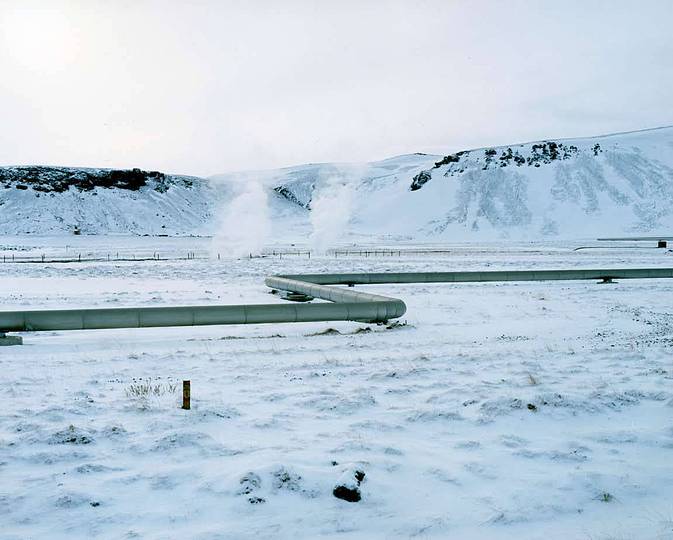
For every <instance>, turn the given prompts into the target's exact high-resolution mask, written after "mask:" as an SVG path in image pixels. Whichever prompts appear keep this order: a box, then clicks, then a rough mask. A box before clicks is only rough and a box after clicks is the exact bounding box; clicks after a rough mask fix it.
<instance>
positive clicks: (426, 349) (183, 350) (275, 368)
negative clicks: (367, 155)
mask: <svg viewBox="0 0 673 540" xmlns="http://www.w3.org/2000/svg"><path fill="white" fill-rule="evenodd" d="M66 240H67V241H68V242H70V241H71V239H70V238H67V239H64V240H63V241H64V242H65V241H66ZM73 241H75V242H81V243H82V244H81V246H82V247H86V244H87V242H89V249H90V250H91V251H99V252H100V251H102V250H105V249H107V250H113V252H114V250H124V249H131V248H130V247H129V246H130V245H131V244H130V242H134V243H136V244H137V245H139V246H142V247H143V249H145V250H146V251H147V252H151V251H153V250H156V249H157V245H158V243H163V244H161V245H162V246H168V247H169V248H171V249H173V250H174V252H175V253H178V252H182V251H185V250H187V249H190V247H189V246H193V244H189V241H190V240H187V239H152V238H148V239H144V240H142V239H138V238H136V239H133V240H132V241H131V240H129V239H127V238H123V237H122V238H101V239H88V238H86V237H82V238H81V239H80V238H77V239H75V240H73ZM196 241H205V240H198V239H197V240H194V242H196ZM3 242H4V245H3V249H4V250H5V251H7V252H10V251H14V252H18V251H22V248H23V247H26V248H27V250H28V251H31V252H35V253H39V252H40V251H48V250H52V251H56V250H57V249H59V250H60V249H61V246H60V244H59V243H58V241H55V240H53V239H42V240H40V239H30V240H29V241H27V240H25V239H23V240H22V239H20V238H14V239H10V238H4V239H3ZM143 242H145V243H144V244H143ZM29 244H30V245H29ZM579 244H580V243H578V244H575V243H572V244H558V243H557V244H528V245H526V244H516V245H515V244H507V243H499V244H488V245H482V246H474V245H472V246H466V245H465V246H461V245H455V246H453V251H452V252H451V253H449V254H435V255H425V256H421V255H402V256H399V257H390V256H387V257H368V258H364V257H359V256H348V257H338V258H334V257H316V256H315V255H314V256H313V257H311V259H310V260H309V259H308V258H305V257H299V256H293V257H288V256H285V257H283V258H279V257H268V258H259V259H242V260H225V259H222V260H219V261H218V260H189V261H187V260H183V261H169V260H162V261H146V262H115V261H112V262H109V263H108V262H99V263H81V264H45V265H43V264H10V263H5V264H2V265H1V266H0V271H1V272H2V276H3V278H2V280H0V294H1V295H2V298H3V305H2V309H6V310H9V309H29V308H39V307H51V308H55V307H64V306H71V307H75V306H105V307H108V306H110V307H111V306H131V305H134V306H136V305H162V304H197V303H204V304H205V303H256V302H259V303H263V302H264V303H265V302H280V301H281V300H279V299H278V298H277V297H275V296H271V295H269V294H268V290H267V289H266V287H265V286H264V284H263V277H264V276H265V275H269V274H273V273H282V272H292V273H300V272H322V271H331V272H347V271H386V270H396V271H431V270H460V269H465V270H468V269H485V268H488V269H492V270H496V269H500V268H511V269H519V268H520V269H524V268H530V267H537V268H571V267H572V268H574V267H584V268H596V267H624V266H634V267H645V266H648V267H649V266H668V267H670V266H673V253H671V252H669V251H667V250H663V249H633V250H621V249H604V250H587V251H579V252H572V251H570V250H569V248H570V247H576V246H577V245H579ZM134 246H135V244H134V245H132V246H131V247H134ZM201 247H202V248H203V250H204V251H205V250H206V247H205V246H203V245H202V246H201ZM134 248H135V247H134ZM138 249H139V248H138ZM162 249H163V248H162ZM167 249H168V248H167ZM191 249H194V247H191ZM362 289H363V290H368V291H372V292H381V293H383V294H386V293H389V294H390V295H392V296H396V297H398V298H401V299H403V300H404V301H405V302H406V303H407V306H408V312H407V314H406V315H405V317H404V319H403V320H402V321H401V323H400V324H398V325H391V326H390V327H386V326H372V325H366V324H358V323H310V324H281V325H266V326H265V325H257V326H228V327H227V326H221V327H200V328H178V329H175V328H172V329H142V330H115V331H102V330H101V331H86V332H80V331H73V332H44V333H34V334H30V333H29V334H26V335H25V336H24V340H25V344H24V345H23V346H17V347H3V348H0V373H1V374H2V375H1V376H0V380H1V381H2V385H1V388H2V389H1V392H0V396H1V397H0V478H1V482H0V538H2V539H25V538H50V539H59V538H68V539H71V538H149V539H163V538H189V539H212V540H215V539H229V538H231V539H234V538H236V539H238V538H255V539H259V538H323V537H324V538H344V539H345V538H349V539H350V538H391V537H399V538H408V537H421V538H496V539H498V538H502V539H528V538H545V539H547V540H552V539H567V538H587V539H607V538H637V539H643V538H673V502H671V498H670V496H671V493H673V467H671V463H673V389H672V386H671V385H672V383H673V356H672V354H671V350H672V349H671V345H672V344H673V338H672V335H671V332H672V330H673V311H672V310H671V298H673V281H666V280H650V281H646V280H633V281H623V282H620V283H618V284H608V285H598V284H595V283H593V282H550V283H481V284H480V283H474V284H432V285H425V284H422V285H403V286H393V285H385V286H377V287H362ZM183 379H189V380H191V386H192V410H190V411H184V410H181V409H180V408H179V402H180V388H179V386H180V383H181V381H182V380H183ZM147 383H149V387H150V388H151V389H152V390H156V393H157V395H155V394H154V393H151V395H149V396H144V394H143V392H144V391H143V388H144V387H143V385H144V384H147ZM356 470H361V471H362V472H364V473H365V475H366V476H365V478H364V480H363V481H362V484H361V491H362V500H361V501H360V502H357V503H349V502H346V501H343V500H339V499H337V498H335V497H334V496H333V495H332V490H333V488H334V486H335V485H336V484H337V483H338V482H339V481H340V480H343V479H346V480H350V481H352V478H353V476H354V473H355V471H356Z"/></svg>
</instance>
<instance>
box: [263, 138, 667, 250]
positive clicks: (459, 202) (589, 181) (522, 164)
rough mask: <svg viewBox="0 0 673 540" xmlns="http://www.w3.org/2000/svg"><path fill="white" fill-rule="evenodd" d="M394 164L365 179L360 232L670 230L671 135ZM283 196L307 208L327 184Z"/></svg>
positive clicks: (288, 183)
mask: <svg viewBox="0 0 673 540" xmlns="http://www.w3.org/2000/svg"><path fill="white" fill-rule="evenodd" d="M414 157H415V158H417V159H414V160H411V161H408V160H410V158H411V156H405V157H402V158H394V160H393V162H394V163H396V164H397V165H398V166H399V163H400V160H407V161H406V165H407V167H406V170H405V172H404V173H402V174H400V173H401V172H402V171H401V170H400V169H399V168H398V170H397V171H395V174H393V175H390V176H385V175H381V176H380V171H381V165H382V164H385V163H386V162H380V163H378V164H372V166H370V167H368V168H364V170H363V171H362V180H361V181H360V182H358V183H357V184H356V186H355V190H356V196H355V197H353V200H354V201H355V204H354V206H353V208H352V209H351V211H352V216H351V223H350V225H351V228H352V230H353V231H354V232H356V233H357V232H359V233H363V234H374V235H378V236H389V237H391V238H409V239H412V238H414V239H417V238H420V239H436V240H447V241H449V240H456V241H460V240H470V239H477V238H479V239H497V238H512V239H540V238H581V237H589V238H591V237H596V236H599V235H610V234H617V233H619V234H635V233H645V232H662V231H663V232H666V231H671V230H673V209H672V207H671V204H670V203H671V200H672V198H673V127H666V128H658V129H652V130H645V131H639V132H632V133H623V134H615V135H606V136H601V137H592V138H584V139H567V140H546V141H540V142H533V143H525V144H516V145H508V146H500V147H493V148H480V149H476V150H467V151H462V152H457V153H455V154H451V155H448V156H445V157H443V158H441V159H436V160H434V163H432V164H431V165H429V166H427V167H425V168H423V169H422V170H420V171H418V172H416V173H413V171H414V170H415V168H416V167H417V166H419V165H422V163H423V162H424V160H428V159H433V157H432V156H414ZM278 182H279V185H278V186H277V187H276V190H277V191H279V192H281V193H282V194H283V195H284V196H286V197H287V199H288V200H289V201H292V202H294V203H295V204H299V205H302V206H304V207H310V202H311V197H312V195H313V193H314V192H315V191H316V190H319V189H320V185H321V182H322V183H324V182H325V180H324V175H323V178H322V179H321V181H317V180H316V176H315V175H314V176H313V177H311V176H310V175H308V174H305V171H304V170H302V174H300V175H298V174H297V172H296V171H292V172H291V173H287V174H286V175H285V178H284V179H278Z"/></svg>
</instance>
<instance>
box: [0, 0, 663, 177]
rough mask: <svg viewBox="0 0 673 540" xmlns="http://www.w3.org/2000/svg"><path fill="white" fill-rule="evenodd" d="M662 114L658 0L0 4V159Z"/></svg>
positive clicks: (478, 135)
mask: <svg viewBox="0 0 673 540" xmlns="http://www.w3.org/2000/svg"><path fill="white" fill-rule="evenodd" d="M667 124H673V0H663V1H660V2H644V1H635V0H634V1H632V2H618V1H605V2H601V1H593V2H592V1H588V0H585V1H570V0H563V1H558V0H553V1H552V0H548V1H547V0H539V1H524V2H515V1H510V0H507V1H473V0H471V1H457V0H456V1H451V0H443V1H442V0H438V1H412V0H410V1H406V2H394V1H383V0H380V1H367V0H356V1H344V0H339V1H334V2H327V1H318V0H314V1H308V0H306V1H300V0H295V1H292V0H285V1H271V0H270V1H268V2H264V1H254V0H252V1H251V0H247V1H241V2H234V1H229V2H228V1H224V0H222V1H215V0H213V1H206V0H203V1H192V2H187V1H182V2H180V1H170V0H160V1H156V2H153V1H143V0H133V1H122V0H105V1H95V0H82V1H79V2H78V1H72V2H67V1H59V0H43V1H30V0H0V164H5V165H7V164H55V165H74V166H102V167H142V168H149V169H158V170H163V171H166V172H175V173H186V174H196V175H208V174H215V173H220V172H227V171H232V170H245V169H259V168H273V167H280V166H286V165H291V164H298V163H307V162H320V161H363V160H374V159H382V158H385V157H389V156H392V155H396V154H403V153H410V152H433V153H440V154H444V153H448V152H452V151H455V150H459V149H464V148H470V147H479V146H489V145H497V144H508V143H514V142H518V141H528V140H536V139H541V138H552V137H569V136H582V135H593V134H600V133H606V132H612V131H623V130H632V129H639V128H646V127H654V126H661V125H667Z"/></svg>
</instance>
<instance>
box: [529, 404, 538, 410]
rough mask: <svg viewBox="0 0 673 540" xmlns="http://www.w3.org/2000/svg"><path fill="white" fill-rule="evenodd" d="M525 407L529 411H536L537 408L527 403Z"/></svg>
mask: <svg viewBox="0 0 673 540" xmlns="http://www.w3.org/2000/svg"><path fill="white" fill-rule="evenodd" d="M526 407H528V410H529V411H537V407H536V406H535V405H533V404H532V403H529V404H528V405H526Z"/></svg>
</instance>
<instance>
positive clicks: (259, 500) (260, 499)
mask: <svg viewBox="0 0 673 540" xmlns="http://www.w3.org/2000/svg"><path fill="white" fill-rule="evenodd" d="M248 502H249V503H250V504H262V503H265V502H266V499H265V498H264V497H250V498H248Z"/></svg>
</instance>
